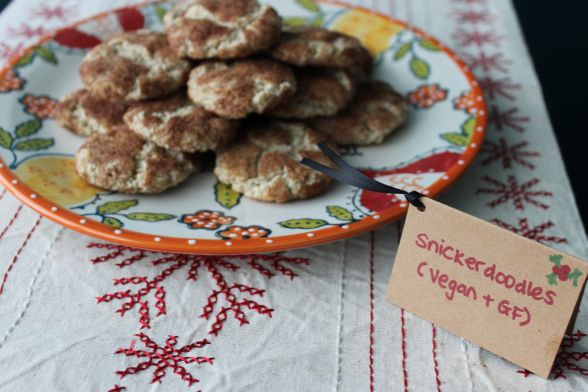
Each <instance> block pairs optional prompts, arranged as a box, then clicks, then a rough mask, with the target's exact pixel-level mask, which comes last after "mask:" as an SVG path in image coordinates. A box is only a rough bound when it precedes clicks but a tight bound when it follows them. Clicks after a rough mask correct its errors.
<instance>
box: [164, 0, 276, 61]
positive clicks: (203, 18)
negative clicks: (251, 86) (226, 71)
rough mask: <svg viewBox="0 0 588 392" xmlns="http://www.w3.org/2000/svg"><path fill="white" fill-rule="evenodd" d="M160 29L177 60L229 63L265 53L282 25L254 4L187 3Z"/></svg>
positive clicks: (246, 0)
mask: <svg viewBox="0 0 588 392" xmlns="http://www.w3.org/2000/svg"><path fill="white" fill-rule="evenodd" d="M164 25H165V30H166V33H167V35H168V37H169V42H170V45H171V46H172V47H173V48H174V50H175V51H176V53H177V54H178V55H179V56H181V57H189V58H193V59H210V58H220V59H231V58H241V57H246V56H249V55H251V54H254V53H257V52H259V51H262V50H266V49H269V48H270V47H271V46H272V45H274V44H275V43H276V42H277V40H278V39H279V36H280V31H281V27H282V21H281V18H280V16H279V15H278V13H277V12H276V11H275V10H274V9H273V8H272V7H270V6H268V5H260V4H259V3H258V2H257V0H240V1H234V0H188V1H184V2H182V3H179V4H178V5H176V6H175V7H173V8H172V9H171V10H170V11H168V13H167V14H166V15H165V18H164Z"/></svg>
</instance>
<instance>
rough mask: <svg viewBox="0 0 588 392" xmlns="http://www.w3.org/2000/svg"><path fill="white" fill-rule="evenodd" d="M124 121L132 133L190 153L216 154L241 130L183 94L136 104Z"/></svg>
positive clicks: (160, 144)
mask: <svg viewBox="0 0 588 392" xmlns="http://www.w3.org/2000/svg"><path fill="white" fill-rule="evenodd" d="M124 119H125V122H126V123H127V125H128V126H129V128H130V129H131V130H132V131H133V132H135V133H137V134H139V135H141V136H142V137H144V138H145V139H147V140H149V141H152V142H153V143H155V144H157V145H158V146H161V147H164V148H168V149H171V150H176V151H183V152H188V153H193V152H204V151H210V150H212V151H214V150H216V149H217V148H218V147H219V146H221V145H224V144H226V143H228V142H230V141H231V140H232V139H233V137H234V136H235V135H236V133H237V127H238V126H239V122H238V121H235V120H230V119H226V118H222V117H219V116H217V115H216V114H214V113H212V112H209V111H208V110H206V109H204V108H203V107H202V106H200V105H196V104H194V103H192V102H191V101H190V100H189V99H188V97H187V96H186V94H185V93H184V92H182V93H177V94H174V95H172V96H170V97H167V98H163V99H159V100H154V101H145V102H137V103H134V104H132V105H131V107H130V108H129V110H128V111H127V113H126V114H125V116H124Z"/></svg>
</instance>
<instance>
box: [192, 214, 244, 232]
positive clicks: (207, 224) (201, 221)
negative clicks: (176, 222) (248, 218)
mask: <svg viewBox="0 0 588 392" xmlns="http://www.w3.org/2000/svg"><path fill="white" fill-rule="evenodd" d="M234 221H235V218H234V217H232V216H225V214H224V213H222V212H220V211H209V210H201V211H198V212H196V213H195V214H193V215H189V214H186V215H182V217H181V218H180V222H182V223H185V224H187V225H188V226H190V227H191V228H192V229H204V230H216V229H218V228H219V227H221V226H223V225H230V224H231V223H233V222H234Z"/></svg>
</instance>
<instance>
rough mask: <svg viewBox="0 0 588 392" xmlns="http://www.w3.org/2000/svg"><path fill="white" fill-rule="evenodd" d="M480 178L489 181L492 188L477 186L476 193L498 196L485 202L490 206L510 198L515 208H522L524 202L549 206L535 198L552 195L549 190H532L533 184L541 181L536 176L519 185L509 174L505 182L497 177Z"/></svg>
mask: <svg viewBox="0 0 588 392" xmlns="http://www.w3.org/2000/svg"><path fill="white" fill-rule="evenodd" d="M482 180H483V181H484V182H487V183H489V184H490V185H493V188H479V189H478V190H477V191H476V194H480V193H484V194H490V195H498V196H499V197H498V198H496V199H494V200H492V201H491V202H489V203H487V205H488V206H490V207H492V208H494V207H496V206H498V205H501V204H503V203H506V202H507V201H509V200H512V202H513V205H514V207H515V208H516V209H517V210H524V209H525V203H529V204H532V205H534V206H536V207H539V208H542V209H544V210H546V209H548V208H549V206H548V205H547V204H544V203H542V202H540V201H538V200H537V199H536V198H537V197H551V196H553V194H552V193H551V192H547V191H534V190H532V189H533V188H534V187H535V185H537V184H539V183H540V182H541V181H540V180H539V179H538V178H533V179H532V180H529V181H527V182H524V183H522V184H520V185H519V184H518V182H517V180H516V178H515V177H514V176H511V175H509V176H508V179H507V182H506V183H504V182H501V181H498V180H497V179H495V178H492V177H489V176H484V177H482Z"/></svg>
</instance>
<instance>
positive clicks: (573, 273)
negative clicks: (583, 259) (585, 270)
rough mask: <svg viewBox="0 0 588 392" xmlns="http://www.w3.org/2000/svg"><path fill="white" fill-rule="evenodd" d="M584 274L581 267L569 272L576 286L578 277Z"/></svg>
mask: <svg viewBox="0 0 588 392" xmlns="http://www.w3.org/2000/svg"><path fill="white" fill-rule="evenodd" d="M580 276H582V271H580V270H579V269H577V268H576V269H574V272H572V273H570V274H568V278H569V279H570V280H571V281H572V284H573V285H574V287H578V279H579V278H580Z"/></svg>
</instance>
